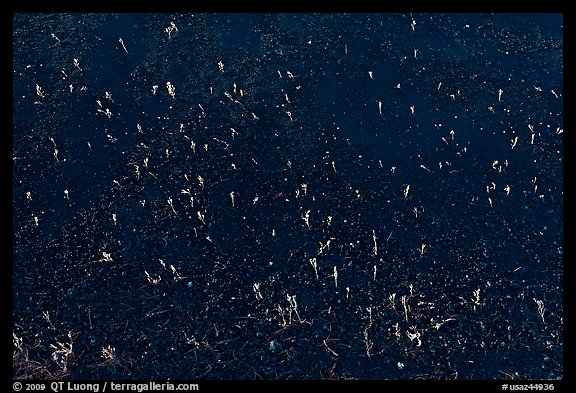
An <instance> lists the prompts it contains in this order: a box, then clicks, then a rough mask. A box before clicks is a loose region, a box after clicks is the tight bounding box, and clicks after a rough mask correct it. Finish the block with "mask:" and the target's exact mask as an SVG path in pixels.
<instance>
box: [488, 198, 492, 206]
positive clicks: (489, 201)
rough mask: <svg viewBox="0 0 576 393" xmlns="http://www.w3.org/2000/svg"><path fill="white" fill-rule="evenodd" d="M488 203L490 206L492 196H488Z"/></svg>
mask: <svg viewBox="0 0 576 393" xmlns="http://www.w3.org/2000/svg"><path fill="white" fill-rule="evenodd" d="M488 204H489V205H490V207H492V198H490V197H488Z"/></svg>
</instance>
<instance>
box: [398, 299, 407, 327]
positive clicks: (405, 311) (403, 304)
mask: <svg viewBox="0 0 576 393" xmlns="http://www.w3.org/2000/svg"><path fill="white" fill-rule="evenodd" d="M400 300H401V301H402V307H404V318H405V319H406V322H408V304H407V303H406V295H402V297H401V298H400Z"/></svg>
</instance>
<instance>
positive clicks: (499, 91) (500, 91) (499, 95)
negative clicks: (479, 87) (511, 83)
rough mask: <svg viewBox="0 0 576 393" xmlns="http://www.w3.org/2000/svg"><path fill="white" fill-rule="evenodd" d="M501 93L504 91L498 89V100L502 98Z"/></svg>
mask: <svg viewBox="0 0 576 393" xmlns="http://www.w3.org/2000/svg"><path fill="white" fill-rule="evenodd" d="M502 93H504V90H502V89H498V101H500V99H501V98H502Z"/></svg>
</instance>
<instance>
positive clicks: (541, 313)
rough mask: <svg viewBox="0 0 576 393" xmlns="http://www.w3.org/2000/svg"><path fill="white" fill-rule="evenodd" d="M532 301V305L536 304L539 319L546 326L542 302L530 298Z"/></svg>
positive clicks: (544, 309)
mask: <svg viewBox="0 0 576 393" xmlns="http://www.w3.org/2000/svg"><path fill="white" fill-rule="evenodd" d="M532 300H534V303H536V306H537V307H538V315H540V318H542V323H544V324H546V321H545V320H544V313H545V312H546V308H545V307H544V301H543V300H538V299H536V298H532Z"/></svg>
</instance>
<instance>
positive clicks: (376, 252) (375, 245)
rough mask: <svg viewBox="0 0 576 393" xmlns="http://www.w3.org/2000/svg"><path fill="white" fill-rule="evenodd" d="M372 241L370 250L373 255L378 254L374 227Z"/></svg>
mask: <svg viewBox="0 0 576 393" xmlns="http://www.w3.org/2000/svg"><path fill="white" fill-rule="evenodd" d="M372 241H373V242H374V247H373V249H372V252H373V253H374V255H378V244H377V243H376V231H375V230H374V229H372ZM374 274H376V273H374Z"/></svg>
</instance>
